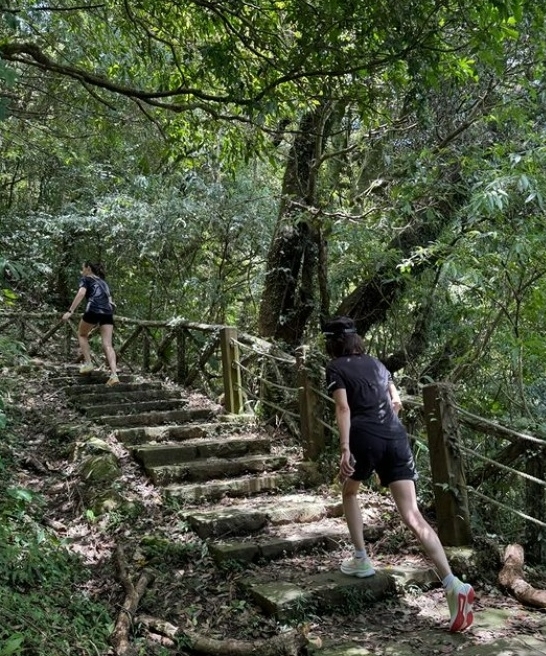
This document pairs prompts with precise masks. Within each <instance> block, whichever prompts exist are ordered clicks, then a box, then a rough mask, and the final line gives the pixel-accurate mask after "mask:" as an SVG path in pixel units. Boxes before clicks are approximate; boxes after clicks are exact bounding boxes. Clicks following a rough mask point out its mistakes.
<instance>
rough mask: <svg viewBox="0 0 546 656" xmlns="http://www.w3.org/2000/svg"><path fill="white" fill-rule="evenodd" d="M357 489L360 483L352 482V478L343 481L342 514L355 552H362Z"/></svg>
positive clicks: (362, 537)
mask: <svg viewBox="0 0 546 656" xmlns="http://www.w3.org/2000/svg"><path fill="white" fill-rule="evenodd" d="M359 488H360V481H354V480H353V479H352V478H347V479H345V482H344V483H343V490H342V495H343V512H344V514H345V521H346V522H347V528H348V529H349V535H350V536H351V542H352V543H353V546H354V548H355V551H364V550H365V548H364V526H363V521H362V511H361V509H360V502H359V500H358V496H357V495H358V490H359Z"/></svg>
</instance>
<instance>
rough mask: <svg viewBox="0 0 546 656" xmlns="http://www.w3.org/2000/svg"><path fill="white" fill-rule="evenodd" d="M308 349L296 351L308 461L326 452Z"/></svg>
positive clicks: (305, 448)
mask: <svg viewBox="0 0 546 656" xmlns="http://www.w3.org/2000/svg"><path fill="white" fill-rule="evenodd" d="M306 350H307V347H305V346H300V347H299V348H298V349H296V369H297V372H298V393H299V406H300V422H301V423H300V430H301V438H302V446H303V456H304V458H305V459H307V460H318V458H319V456H320V455H321V454H322V452H323V451H324V446H325V445H324V426H323V424H322V423H321V421H320V419H321V418H322V401H321V398H320V396H319V395H318V394H317V393H316V392H315V389H314V387H313V382H314V381H313V376H312V375H311V372H310V371H309V369H308V367H307V365H306Z"/></svg>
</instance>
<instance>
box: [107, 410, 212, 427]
mask: <svg viewBox="0 0 546 656" xmlns="http://www.w3.org/2000/svg"><path fill="white" fill-rule="evenodd" d="M214 414H215V410H213V409H211V408H188V409H187V410H167V411H165V412H144V413H139V414H138V415H126V416H122V415H106V416H101V417H97V418H96V421H98V422H101V423H103V424H108V425H109V426H112V428H122V427H127V426H139V427H140V426H159V425H161V424H173V423H181V424H182V423H186V422H193V421H196V420H199V419H208V418H212V417H214Z"/></svg>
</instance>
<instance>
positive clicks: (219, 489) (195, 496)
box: [163, 471, 302, 504]
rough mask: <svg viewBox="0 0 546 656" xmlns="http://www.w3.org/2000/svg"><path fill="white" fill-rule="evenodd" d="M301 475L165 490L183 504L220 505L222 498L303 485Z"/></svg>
mask: <svg viewBox="0 0 546 656" xmlns="http://www.w3.org/2000/svg"><path fill="white" fill-rule="evenodd" d="M301 483H302V475H301V473H300V472H286V471H280V472H278V471H277V472H268V473H266V474H258V475H257V476H240V477H237V478H236V477H233V478H229V479H221V480H210V481H207V482H206V483H204V484H203V483H196V484H193V483H190V484H182V485H180V484H171V485H168V486H166V487H165V488H164V489H163V492H164V494H165V495H166V496H167V497H169V498H172V499H177V500H179V501H181V502H183V503H188V504H192V503H196V504H199V503H202V502H204V501H218V500H219V499H221V498H222V497H250V496H254V495H259V494H265V493H271V492H279V491H286V490H289V489H291V488H294V487H296V486H299V485H301Z"/></svg>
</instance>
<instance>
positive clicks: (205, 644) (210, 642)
mask: <svg viewBox="0 0 546 656" xmlns="http://www.w3.org/2000/svg"><path fill="white" fill-rule="evenodd" d="M138 622H139V623H140V624H142V625H144V626H145V627H146V628H147V629H148V630H153V631H155V632H157V633H160V634H162V635H164V636H167V637H168V638H170V639H172V640H176V641H177V642H178V643H179V644H181V645H183V646H184V649H185V650H188V651H192V652H195V653H199V654H208V655H209V656H299V655H300V654H303V653H306V651H307V648H308V647H309V646H314V647H317V648H319V647H321V641H320V638H318V637H311V636H310V635H309V633H308V629H307V628H306V627H302V628H298V629H294V630H292V631H288V632H287V633H281V634H279V635H276V636H274V637H273V638H268V639H266V640H252V641H247V640H235V639H232V638H226V639H225V640H215V639H214V638H207V637H205V636H202V635H199V634H198V633H195V632H193V631H183V630H182V629H180V627H178V626H175V625H174V624H170V623H169V622H165V621H164V620H161V619H159V618H157V617H149V616H139V617H138Z"/></svg>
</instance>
